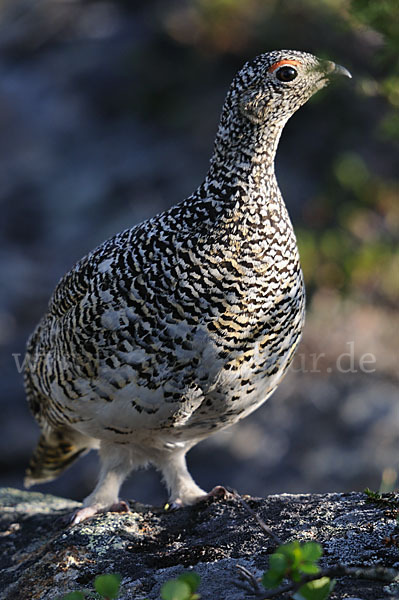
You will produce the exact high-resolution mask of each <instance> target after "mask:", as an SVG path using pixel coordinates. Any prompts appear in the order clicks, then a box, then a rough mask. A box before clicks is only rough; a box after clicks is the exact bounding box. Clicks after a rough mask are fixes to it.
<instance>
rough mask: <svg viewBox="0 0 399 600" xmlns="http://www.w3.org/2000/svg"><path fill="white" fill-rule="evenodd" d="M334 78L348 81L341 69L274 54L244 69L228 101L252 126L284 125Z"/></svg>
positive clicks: (302, 56) (299, 55)
mask: <svg viewBox="0 0 399 600" xmlns="http://www.w3.org/2000/svg"><path fill="white" fill-rule="evenodd" d="M336 75H345V76H347V77H351V74H350V73H349V71H347V69H345V68H344V67H341V66H339V65H336V64H335V63H333V62H331V61H326V60H321V59H319V58H316V56H313V55H312V54H309V53H307V52H299V51H296V50H275V51H272V52H267V53H265V54H261V55H260V56H258V57H257V58H255V59H254V60H252V61H250V62H248V63H246V64H245V65H244V66H243V68H242V69H241V70H240V71H239V72H238V73H237V75H236V77H235V78H234V80H233V83H232V86H231V88H230V92H229V95H228V101H229V103H230V108H235V109H236V111H237V109H238V112H239V113H240V115H243V116H244V117H246V118H247V119H249V120H250V121H252V122H253V123H259V124H261V123H262V122H264V121H266V120H275V121H277V122H278V121H282V122H285V121H286V120H287V119H288V118H289V117H290V116H291V115H292V114H293V113H294V112H295V111H296V110H297V109H298V108H300V106H302V105H303V104H304V103H305V102H306V101H307V100H309V98H310V97H311V96H312V95H313V94H315V93H316V92H317V91H318V90H320V89H321V88H323V87H325V86H326V85H328V83H329V82H330V81H331V79H332V78H334V77H335V76H336ZM236 111H234V112H236ZM236 114H237V112H236Z"/></svg>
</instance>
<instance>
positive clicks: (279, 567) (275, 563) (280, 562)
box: [269, 546, 289, 574]
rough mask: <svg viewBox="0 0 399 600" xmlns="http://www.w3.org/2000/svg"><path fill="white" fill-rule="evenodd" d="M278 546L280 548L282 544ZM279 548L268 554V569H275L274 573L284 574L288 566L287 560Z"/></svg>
mask: <svg viewBox="0 0 399 600" xmlns="http://www.w3.org/2000/svg"><path fill="white" fill-rule="evenodd" d="M280 548H282V546H280ZM280 548H279V549H278V550H277V552H274V553H273V554H272V555H271V556H270V558H269V569H270V571H275V572H276V573H281V574H284V573H285V571H286V569H287V567H288V566H289V561H288V560H287V557H286V556H284V554H282V553H281V552H280Z"/></svg>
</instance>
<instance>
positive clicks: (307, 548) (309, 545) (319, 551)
mask: <svg viewBox="0 0 399 600" xmlns="http://www.w3.org/2000/svg"><path fill="white" fill-rule="evenodd" d="M322 556H323V548H322V547H321V546H320V544H317V543H316V542H305V544H302V557H303V560H305V561H309V562H316V561H317V560H319V558H321V557H322Z"/></svg>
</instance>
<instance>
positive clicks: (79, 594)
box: [62, 592, 85, 600]
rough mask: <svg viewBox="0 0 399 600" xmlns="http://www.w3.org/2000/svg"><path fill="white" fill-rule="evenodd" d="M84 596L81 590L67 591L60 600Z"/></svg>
mask: <svg viewBox="0 0 399 600" xmlns="http://www.w3.org/2000/svg"><path fill="white" fill-rule="evenodd" d="M84 599H85V597H84V595H83V594H82V592H69V594H67V595H66V596H63V597H62V600H84Z"/></svg>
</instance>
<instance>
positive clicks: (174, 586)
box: [161, 572, 200, 600]
mask: <svg viewBox="0 0 399 600" xmlns="http://www.w3.org/2000/svg"><path fill="white" fill-rule="evenodd" d="M199 583H200V577H199V575H197V573H194V572H190V573H182V574H181V575H179V577H177V578H176V579H170V580H169V581H167V582H166V583H164V584H163V586H162V587H161V598H162V600H198V599H199V598H200V595H199V594H197V593H196V592H197V589H198V586H199Z"/></svg>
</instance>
